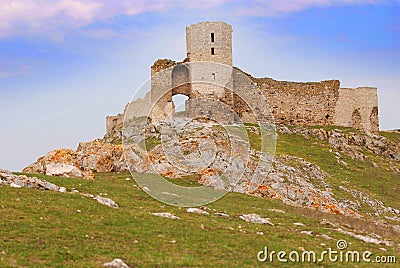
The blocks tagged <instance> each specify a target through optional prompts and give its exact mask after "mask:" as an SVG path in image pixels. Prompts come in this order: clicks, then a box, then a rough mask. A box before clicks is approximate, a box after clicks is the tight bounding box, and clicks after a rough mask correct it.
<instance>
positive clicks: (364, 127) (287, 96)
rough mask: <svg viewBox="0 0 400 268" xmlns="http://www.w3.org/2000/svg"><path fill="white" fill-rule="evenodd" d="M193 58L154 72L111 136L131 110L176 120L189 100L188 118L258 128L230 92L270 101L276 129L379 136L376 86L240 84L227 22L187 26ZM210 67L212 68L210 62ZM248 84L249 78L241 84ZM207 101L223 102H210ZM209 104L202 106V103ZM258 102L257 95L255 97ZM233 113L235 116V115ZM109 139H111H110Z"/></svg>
mask: <svg viewBox="0 0 400 268" xmlns="http://www.w3.org/2000/svg"><path fill="white" fill-rule="evenodd" d="M186 50H187V57H186V58H185V60H184V61H183V62H175V61H172V60H167V59H164V60H157V61H156V62H155V63H154V64H153V66H152V67H151V76H152V78H151V91H150V92H149V93H148V94H147V95H146V96H145V97H144V98H143V99H139V100H136V101H133V102H132V103H130V104H129V105H127V106H126V108H125V111H124V113H123V114H119V115H117V116H108V117H107V118H106V125H107V133H108V134H109V133H111V132H113V131H115V130H116V128H118V126H119V128H120V125H121V124H122V122H123V120H124V115H125V114H126V113H127V109H133V110H134V111H135V114H137V115H138V116H145V115H148V114H149V113H148V112H147V109H148V107H149V105H150V104H151V103H156V104H155V105H154V107H152V110H151V113H150V118H151V119H152V120H154V121H159V120H163V119H165V118H168V117H174V116H175V106H174V103H173V101H172V96H174V95H177V94H183V95H186V96H187V97H189V100H188V101H187V102H186V114H187V115H192V116H193V115H194V116H205V117H208V118H210V119H213V120H216V121H221V122H223V123H227V124H230V123H233V122H234V121H235V120H236V119H235V117H237V116H238V117H240V119H241V120H242V121H244V122H249V123H254V121H255V118H254V116H253V115H252V111H251V109H252V108H251V107H249V104H248V103H246V101H244V100H243V98H241V97H240V96H238V95H236V94H235V93H233V92H235V91H233V92H232V90H230V89H240V88H250V87H252V88H254V87H256V91H259V92H260V94H263V95H264V96H265V98H266V99H267V101H268V106H269V109H270V111H271V115H272V116H273V118H274V122H275V124H282V125H302V126H313V125H322V126H327V125H337V126H344V127H352V128H356V129H358V130H361V131H363V132H366V133H371V134H378V131H379V119H378V96H377V89H376V88H373V87H359V88H340V81H338V80H328V81H321V82H307V83H300V82H287V81H276V80H273V79H271V78H254V77H252V76H251V75H250V74H246V76H247V77H248V81H246V82H243V81H240V83H239V82H238V81H235V72H238V71H240V69H238V68H236V67H233V65H232V27H231V26H230V25H229V24H226V23H224V22H200V23H197V24H193V25H190V26H188V27H186ZM205 62H206V63H205ZM237 80H243V79H237ZM204 98H206V99H212V100H214V101H218V102H220V103H222V105H216V104H215V102H210V105H205V102H204ZM200 99H203V100H202V101H200V102H198V103H197V104H196V100H200ZM253 99H254V100H255V101H256V100H257V96H254V98H253ZM229 110H231V112H232V114H230V112H229ZM106 135H107V134H106Z"/></svg>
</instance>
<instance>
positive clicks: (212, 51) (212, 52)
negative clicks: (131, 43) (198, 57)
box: [211, 47, 215, 55]
mask: <svg viewBox="0 0 400 268" xmlns="http://www.w3.org/2000/svg"><path fill="white" fill-rule="evenodd" d="M211 55H215V51H214V48H213V47H212V48H211Z"/></svg>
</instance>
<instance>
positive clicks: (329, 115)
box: [253, 78, 340, 126]
mask: <svg viewBox="0 0 400 268" xmlns="http://www.w3.org/2000/svg"><path fill="white" fill-rule="evenodd" d="M253 81H255V82H256V83H257V86H258V88H259V89H260V91H262V92H263V93H264V95H265V96H266V98H267V100H268V102H269V105H270V108H271V110H272V114H273V116H274V118H275V123H276V124H283V125H304V126H315V125H321V126H324V125H333V124H334V116H335V112H336V110H335V107H336V102H337V100H338V98H339V88H340V82H339V81H338V80H327V81H322V82H307V83H301V82H286V81H276V80H273V79H271V78H253Z"/></svg>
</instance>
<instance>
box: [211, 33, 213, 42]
mask: <svg viewBox="0 0 400 268" xmlns="http://www.w3.org/2000/svg"><path fill="white" fill-rule="evenodd" d="M211 42H213V43H214V33H211Z"/></svg>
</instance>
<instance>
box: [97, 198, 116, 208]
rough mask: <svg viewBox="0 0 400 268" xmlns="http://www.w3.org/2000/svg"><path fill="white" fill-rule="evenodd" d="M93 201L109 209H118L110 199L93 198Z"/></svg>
mask: <svg viewBox="0 0 400 268" xmlns="http://www.w3.org/2000/svg"><path fill="white" fill-rule="evenodd" d="M93 199H94V200H96V201H97V202H99V203H100V204H102V205H105V206H108V207H110V208H119V207H118V204H117V203H115V201H114V200H112V199H110V198H105V197H101V196H95V197H94V198H93Z"/></svg>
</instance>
